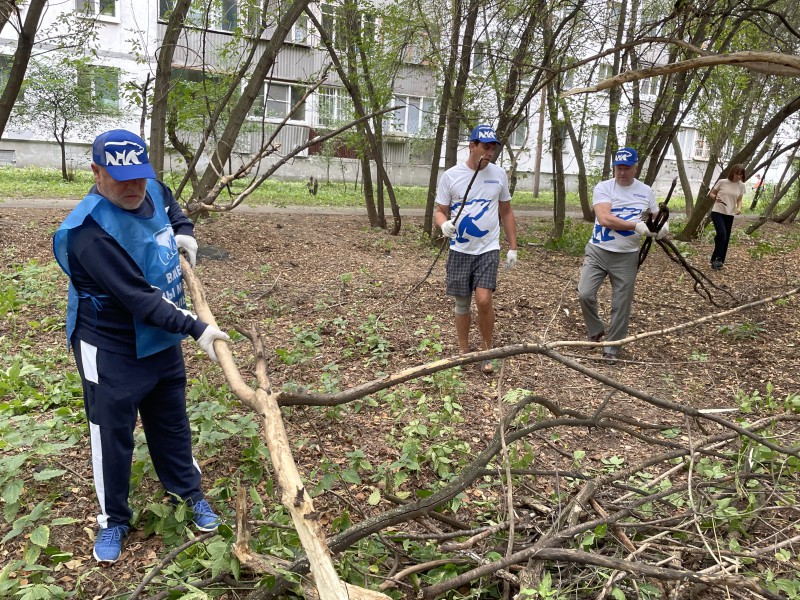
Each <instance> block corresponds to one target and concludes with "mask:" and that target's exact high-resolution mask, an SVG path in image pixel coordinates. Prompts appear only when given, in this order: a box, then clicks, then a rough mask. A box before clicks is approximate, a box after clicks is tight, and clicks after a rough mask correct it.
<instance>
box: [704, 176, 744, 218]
mask: <svg viewBox="0 0 800 600" xmlns="http://www.w3.org/2000/svg"><path fill="white" fill-rule="evenodd" d="M711 189H712V190H717V200H722V202H717V201H716V200H715V201H714V206H712V207H711V212H715V213H721V214H723V215H732V214H734V213H735V212H736V201H737V200H738V199H739V196H743V195H744V192H745V187H744V183H742V182H741V181H731V180H730V179H720V180H719V181H718V182H717V183H715V184H714V187H713V188H711Z"/></svg>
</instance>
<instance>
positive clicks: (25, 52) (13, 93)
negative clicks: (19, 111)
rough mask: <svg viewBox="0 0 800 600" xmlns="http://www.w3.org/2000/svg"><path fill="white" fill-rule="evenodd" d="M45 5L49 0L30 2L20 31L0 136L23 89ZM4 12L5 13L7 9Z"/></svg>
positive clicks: (0, 102)
mask: <svg viewBox="0 0 800 600" xmlns="http://www.w3.org/2000/svg"><path fill="white" fill-rule="evenodd" d="M45 6H47V0H31V2H30V4H28V11H27V13H26V15H25V23H24V24H23V25H22V30H21V31H20V32H19V39H18V40H17V49H16V51H15V52H14V62H13V64H12V65H11V71H10V72H9V74H8V80H7V81H6V87H5V88H4V89H3V94H2V95H1V96H0V138H2V137H3V133H5V130H6V125H8V119H9V117H10V116H11V111H12V110H13V109H14V103H15V102H16V101H17V97H18V96H19V91H20V89H22V82H23V81H24V80H25V73H26V72H27V71H28V62H29V61H30V59H31V51H32V50H33V44H34V42H35V41H36V32H37V30H38V28H39V21H40V19H41V17H42V12H43V11H44V8H45ZM13 10H14V11H17V10H19V9H18V8H16V7H14V9H13ZM3 12H4V14H5V11H3ZM9 14H10V13H9Z"/></svg>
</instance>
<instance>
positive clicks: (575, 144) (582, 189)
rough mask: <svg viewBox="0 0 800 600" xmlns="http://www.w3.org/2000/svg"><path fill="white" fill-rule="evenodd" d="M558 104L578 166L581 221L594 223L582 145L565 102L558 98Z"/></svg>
mask: <svg viewBox="0 0 800 600" xmlns="http://www.w3.org/2000/svg"><path fill="white" fill-rule="evenodd" d="M558 103H559V105H560V106H561V112H562V113H563V115H564V125H565V126H566V128H567V134H568V135H569V141H570V144H571V145H572V151H573V153H574V154H575V164H577V165H578V198H579V199H580V202H581V212H582V213H583V220H584V221H594V211H593V210H592V207H591V205H590V204H589V185H588V183H587V179H586V159H585V157H584V155H583V145H582V144H581V141H580V140H579V139H578V136H577V134H576V133H575V126H574V125H573V124H572V116H571V115H570V112H569V107H568V106H567V103H566V101H565V100H564V99H563V98H560V99H559V101H558ZM562 170H563V167H562ZM564 196H565V197H566V190H565V191H564Z"/></svg>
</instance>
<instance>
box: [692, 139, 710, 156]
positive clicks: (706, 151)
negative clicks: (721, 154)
mask: <svg viewBox="0 0 800 600" xmlns="http://www.w3.org/2000/svg"><path fill="white" fill-rule="evenodd" d="M710 156H711V146H710V145H709V143H708V141H707V140H706V137H705V136H704V135H701V134H699V133H698V134H697V137H696V138H695V140H694V152H693V153H692V158H693V159H695V160H708V159H709V157H710Z"/></svg>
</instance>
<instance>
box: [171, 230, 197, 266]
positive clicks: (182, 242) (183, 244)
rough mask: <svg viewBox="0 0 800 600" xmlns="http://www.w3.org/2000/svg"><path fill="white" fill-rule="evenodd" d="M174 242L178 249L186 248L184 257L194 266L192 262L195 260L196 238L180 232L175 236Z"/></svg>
mask: <svg viewBox="0 0 800 600" xmlns="http://www.w3.org/2000/svg"><path fill="white" fill-rule="evenodd" d="M175 243H176V244H178V249H179V250H180V249H181V248H183V249H184V250H186V258H187V260H188V261H189V264H190V265H192V268H194V263H195V262H197V240H196V239H194V236H192V235H186V234H185V233H181V234H178V235H176V236H175Z"/></svg>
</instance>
